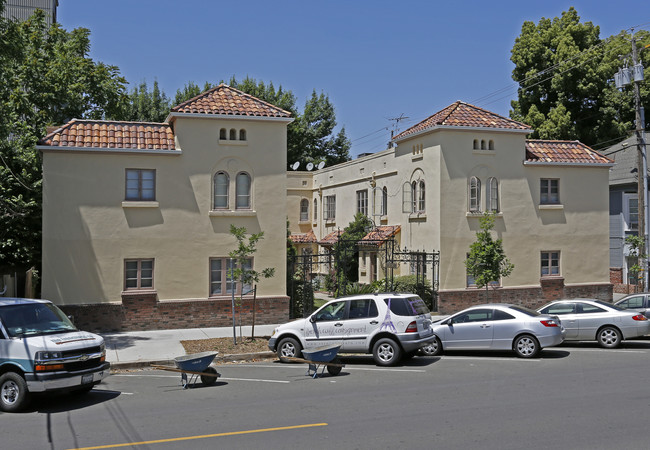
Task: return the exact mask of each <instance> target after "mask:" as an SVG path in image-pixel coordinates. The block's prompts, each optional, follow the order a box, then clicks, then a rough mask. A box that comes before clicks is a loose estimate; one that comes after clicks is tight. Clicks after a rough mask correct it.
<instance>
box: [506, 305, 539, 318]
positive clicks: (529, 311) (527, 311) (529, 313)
mask: <svg viewBox="0 0 650 450" xmlns="http://www.w3.org/2000/svg"><path fill="white" fill-rule="evenodd" d="M510 309H513V310H515V311H519V312H520V313H522V314H526V315H527V316H530V317H537V316H539V313H538V312H537V311H533V310H532V309H528V308H526V307H525V306H516V305H513V306H511V307H510Z"/></svg>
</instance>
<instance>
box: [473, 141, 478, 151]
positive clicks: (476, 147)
mask: <svg viewBox="0 0 650 450" xmlns="http://www.w3.org/2000/svg"><path fill="white" fill-rule="evenodd" d="M472 148H473V149H474V150H478V149H479V147H478V139H474V145H473V146H472Z"/></svg>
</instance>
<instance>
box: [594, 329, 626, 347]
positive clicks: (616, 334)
mask: <svg viewBox="0 0 650 450" xmlns="http://www.w3.org/2000/svg"><path fill="white" fill-rule="evenodd" d="M597 339H598V344H600V346H601V347H604V348H616V347H618V346H619V345H621V332H620V331H618V329H617V328H614V327H603V328H601V329H600V330H598V336H597Z"/></svg>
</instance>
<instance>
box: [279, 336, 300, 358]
mask: <svg viewBox="0 0 650 450" xmlns="http://www.w3.org/2000/svg"><path fill="white" fill-rule="evenodd" d="M301 350H302V347H300V343H299V342H298V341H297V340H295V339H294V338H290V337H288V338H284V339H282V340H281V341H280V343H279V344H278V358H280V361H282V362H289V360H288V359H287V358H300V351H301Z"/></svg>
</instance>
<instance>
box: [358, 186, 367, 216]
mask: <svg viewBox="0 0 650 450" xmlns="http://www.w3.org/2000/svg"><path fill="white" fill-rule="evenodd" d="M357 213H361V214H363V215H365V216H367V215H368V189H364V190H362V191H357Z"/></svg>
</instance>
